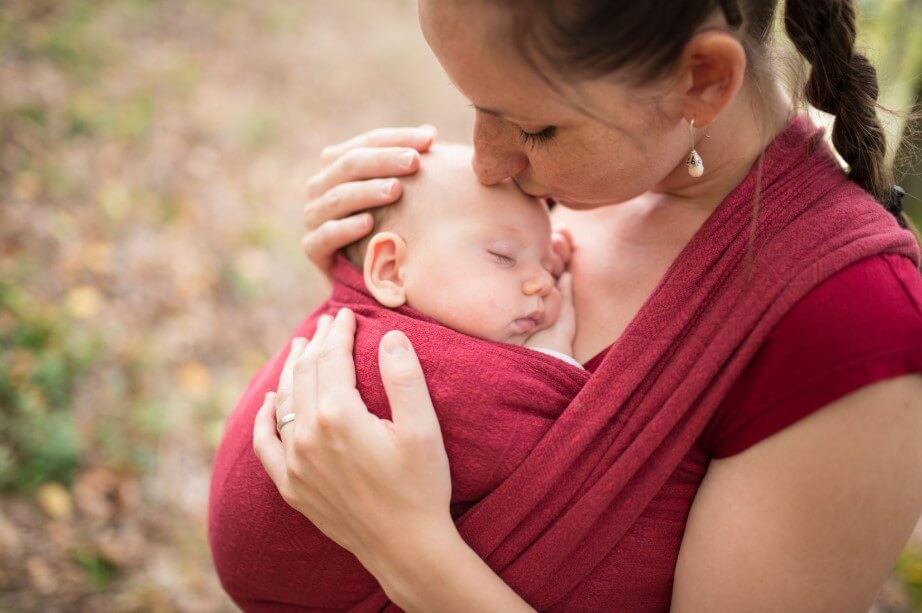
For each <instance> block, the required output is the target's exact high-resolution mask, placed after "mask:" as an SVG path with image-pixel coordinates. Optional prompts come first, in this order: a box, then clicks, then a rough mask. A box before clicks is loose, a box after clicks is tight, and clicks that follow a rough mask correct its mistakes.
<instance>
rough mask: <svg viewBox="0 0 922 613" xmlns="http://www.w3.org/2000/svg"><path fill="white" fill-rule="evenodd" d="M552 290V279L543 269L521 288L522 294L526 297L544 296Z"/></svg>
mask: <svg viewBox="0 0 922 613" xmlns="http://www.w3.org/2000/svg"><path fill="white" fill-rule="evenodd" d="M553 288H554V277H553V276H552V275H551V273H549V272H548V271H546V270H545V269H544V268H543V267H542V268H541V271H540V272H538V273H537V274H536V275H533V276H532V277H531V278H529V279H528V280H527V281H525V284H524V285H523V286H522V292H523V293H524V294H525V295H526V296H533V295H535V294H537V295H539V296H546V295H548V293H550V291H551V289H553Z"/></svg>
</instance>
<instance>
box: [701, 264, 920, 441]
mask: <svg viewBox="0 0 922 613" xmlns="http://www.w3.org/2000/svg"><path fill="white" fill-rule="evenodd" d="M913 372H922V276H920V274H919V271H918V270H917V269H916V267H915V265H914V264H913V262H912V261H911V260H909V259H908V258H906V257H903V256H900V255H893V254H881V255H876V256H872V257H869V258H866V259H864V260H861V261H859V262H856V263H854V264H852V265H850V266H848V267H846V268H844V269H842V270H841V271H839V272H838V273H836V274H834V275H832V276H831V277H830V278H828V279H827V280H825V281H824V282H822V283H821V284H819V285H818V286H817V287H815V288H814V289H813V290H811V291H810V292H809V293H808V294H807V295H806V296H805V297H804V298H802V299H801V300H800V301H799V302H798V303H797V304H795V305H794V306H793V307H792V308H791V310H790V311H789V312H788V313H787V314H786V315H785V316H784V318H782V320H781V321H780V322H779V323H778V325H777V326H776V327H775V329H774V330H773V331H772V333H771V334H770V335H769V337H768V338H767V339H766V341H765V343H764V344H763V345H762V347H761V349H760V350H759V352H758V353H757V354H756V355H755V357H754V358H753V360H752V362H751V363H750V364H749V366H747V368H746V369H745V370H744V372H743V374H742V375H741V376H740V378H739V380H738V381H737V383H736V384H735V385H734V386H733V388H731V390H730V392H729V393H728V394H727V397H726V398H725V399H724V401H723V403H722V404H721V405H720V407H718V409H717V411H716V412H715V414H714V417H713V418H712V419H711V422H710V423H709V425H708V427H707V429H706V430H705V432H704V433H703V434H702V437H701V439H700V441H699V442H700V443H701V445H702V446H703V447H704V448H706V449H707V450H708V451H709V453H710V455H712V456H713V457H717V458H721V457H727V456H731V455H734V454H737V453H739V452H741V451H743V450H745V449H747V448H748V447H750V446H751V445H753V444H755V443H757V442H759V441H760V440H762V439H764V438H766V437H768V436H770V435H772V434H774V433H776V432H778V431H779V430H781V429H783V428H785V427H787V426H789V425H790V424H792V423H794V422H796V421H798V420H800V419H802V418H804V417H806V416H807V415H809V414H810V413H812V412H814V411H816V410H818V409H820V408H822V407H823V406H826V405H827V404H829V403H830V402H833V401H834V400H837V399H838V398H841V397H843V396H845V395H847V394H849V393H851V392H853V391H855V390H857V389H859V388H861V387H863V386H865V385H868V384H870V383H874V382H876V381H882V380H885V379H889V378H893V377H898V376H900V375H904V374H908V373H913Z"/></svg>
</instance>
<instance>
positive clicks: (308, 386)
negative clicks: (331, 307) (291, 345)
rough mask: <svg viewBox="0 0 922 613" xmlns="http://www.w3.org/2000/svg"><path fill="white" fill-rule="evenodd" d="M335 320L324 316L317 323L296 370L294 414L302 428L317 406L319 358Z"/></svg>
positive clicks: (299, 358) (296, 365)
mask: <svg viewBox="0 0 922 613" xmlns="http://www.w3.org/2000/svg"><path fill="white" fill-rule="evenodd" d="M332 323H333V318H332V317H330V316H329V315H322V316H321V317H320V319H319V320H318V321H317V329H316V330H315V331H314V336H313V338H311V340H310V342H309V343H308V344H307V345H306V346H305V347H304V351H302V352H301V355H300V356H299V357H298V361H297V363H296V364H295V368H294V393H293V394H292V398H293V403H294V404H293V407H292V412H293V413H294V414H295V420H300V425H301V427H305V425H306V424H307V423H309V421H307V420H308V419H309V417H310V414H311V411H313V410H314V409H315V408H316V406H317V357H318V356H319V354H320V348H321V347H322V346H323V343H324V342H325V341H326V337H327V334H328V333H329V331H330V326H331V325H332Z"/></svg>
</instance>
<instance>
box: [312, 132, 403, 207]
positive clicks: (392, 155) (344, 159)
mask: <svg viewBox="0 0 922 613" xmlns="http://www.w3.org/2000/svg"><path fill="white" fill-rule="evenodd" d="M418 168H419V152H418V151H416V150H415V149H409V148H406V147H380V148H363V149H350V150H349V151H347V152H345V153H344V154H343V155H342V156H341V157H339V158H337V159H336V160H334V161H333V162H331V163H330V164H328V165H326V166H324V167H323V168H322V169H321V170H320V171H319V172H318V173H317V174H315V175H314V176H313V177H311V178H310V179H309V180H308V182H307V197H308V199H310V200H314V201H316V200H318V199H321V197H322V196H323V195H324V194H326V193H327V192H328V191H329V190H331V189H332V188H333V187H335V186H337V185H340V184H342V183H347V182H350V181H364V180H366V179H376V178H381V177H400V176H404V175H409V174H413V173H414V172H416V171H417V169H418ZM369 206H371V205H370V204H368V203H365V202H362V203H360V208H359V209H357V210H361V209H367V208H368V207H369ZM349 212H350V213H354V212H356V210H352V211H349Z"/></svg>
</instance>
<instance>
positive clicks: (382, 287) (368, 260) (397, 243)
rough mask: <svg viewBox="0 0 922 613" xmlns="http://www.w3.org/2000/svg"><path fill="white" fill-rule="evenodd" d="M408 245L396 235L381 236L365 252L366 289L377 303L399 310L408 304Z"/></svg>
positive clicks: (380, 233) (386, 233)
mask: <svg viewBox="0 0 922 613" xmlns="http://www.w3.org/2000/svg"><path fill="white" fill-rule="evenodd" d="M406 252H407V243H406V241H405V240H403V238H401V237H400V236H399V235H397V234H394V233H393V232H378V233H377V234H375V235H374V236H373V237H372V239H371V241H370V242H369V243H368V250H367V251H366V252H365V265H364V266H363V269H364V274H365V286H366V287H368V291H369V292H371V295H372V296H374V298H375V300H377V301H378V302H380V303H381V304H383V305H384V306H386V307H389V308H396V307H399V306H403V305H404V304H406V302H407V295H406V288H405V287H404V282H403V281H404V280H403V266H404V260H405V258H406Z"/></svg>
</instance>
